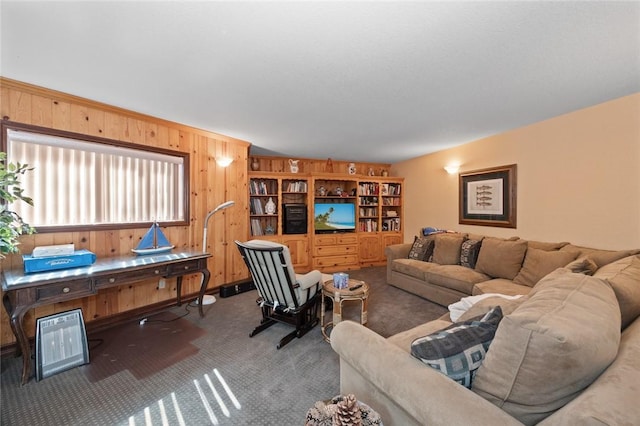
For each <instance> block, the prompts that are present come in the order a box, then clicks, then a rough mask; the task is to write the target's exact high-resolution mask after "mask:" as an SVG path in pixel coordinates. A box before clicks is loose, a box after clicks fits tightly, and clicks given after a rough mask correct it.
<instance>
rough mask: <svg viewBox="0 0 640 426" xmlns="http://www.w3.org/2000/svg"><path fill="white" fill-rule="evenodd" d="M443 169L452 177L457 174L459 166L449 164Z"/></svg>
mask: <svg viewBox="0 0 640 426" xmlns="http://www.w3.org/2000/svg"><path fill="white" fill-rule="evenodd" d="M444 169H445V170H446V171H447V173H449V174H450V175H453V174H456V173H458V170H460V165H459V164H449V165H448V166H444Z"/></svg>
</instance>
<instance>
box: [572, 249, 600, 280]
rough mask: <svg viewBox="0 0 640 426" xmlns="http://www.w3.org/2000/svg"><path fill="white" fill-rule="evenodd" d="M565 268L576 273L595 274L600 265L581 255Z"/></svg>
mask: <svg viewBox="0 0 640 426" xmlns="http://www.w3.org/2000/svg"><path fill="white" fill-rule="evenodd" d="M576 254H577V253H576ZM565 268H567V269H569V270H570V271H571V272H575V273H576V274H585V275H593V274H594V273H595V272H596V271H597V270H598V265H596V262H594V261H593V260H591V259H589V258H588V257H581V258H578V259H576V260H574V261H573V262H571V263H569V264H567V266H565Z"/></svg>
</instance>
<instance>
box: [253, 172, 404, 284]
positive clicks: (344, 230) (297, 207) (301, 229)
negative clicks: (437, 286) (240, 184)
mask: <svg viewBox="0 0 640 426" xmlns="http://www.w3.org/2000/svg"><path fill="white" fill-rule="evenodd" d="M402 185H403V179H402V178H397V177H388V176H363V175H349V174H340V173H313V172H312V173H295V174H294V173H277V172H249V206H250V220H251V227H250V230H251V236H252V237H257V238H264V239H269V240H272V241H277V242H281V243H283V244H286V245H287V246H288V247H289V248H290V251H292V253H293V254H294V256H295V257H296V258H297V259H298V260H297V264H298V265H299V266H301V267H304V266H308V267H309V268H315V269H319V270H321V271H323V272H331V271H334V272H335V271H340V270H350V269H358V268H359V267H360V266H364V265H379V264H383V263H384V261H385V258H384V248H385V247H386V246H387V245H389V244H394V243H397V242H401V241H402V234H401V230H402V218H403V211H402V193H401V190H402ZM269 200H272V201H273V203H274V204H275V206H276V208H275V211H274V212H273V213H269V212H268V211H267V209H266V204H267V203H268V202H269ZM327 204H328V205H331V206H332V207H333V208H334V211H338V210H342V207H341V206H343V205H344V204H348V205H351V206H353V210H352V214H353V212H354V211H355V214H353V218H354V219H353V220H354V221H355V226H353V225H348V224H347V225H345V224H340V225H341V227H339V228H337V229H323V228H322V226H321V225H323V223H321V222H319V223H320V225H318V224H316V221H315V219H316V216H317V215H318V214H320V213H319V212H321V211H323V209H325V208H327V206H323V205H327ZM333 214H334V215H335V214H336V213H333ZM352 224H353V222H352ZM329 225H331V226H335V225H336V224H335V223H333V224H329Z"/></svg>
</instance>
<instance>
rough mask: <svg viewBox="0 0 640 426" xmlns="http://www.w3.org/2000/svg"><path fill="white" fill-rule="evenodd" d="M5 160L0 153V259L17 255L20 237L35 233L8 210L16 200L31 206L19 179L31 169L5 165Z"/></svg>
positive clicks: (31, 202) (31, 201) (22, 165)
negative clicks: (11, 254)
mask: <svg viewBox="0 0 640 426" xmlns="http://www.w3.org/2000/svg"><path fill="white" fill-rule="evenodd" d="M6 160H7V153H6V152H0V259H4V258H5V256H6V255H7V254H10V253H18V251H19V250H18V245H19V244H20V242H19V241H18V238H19V237H20V235H24V234H33V233H34V232H35V229H33V228H32V227H31V226H30V225H29V224H27V223H25V222H24V221H23V220H22V217H20V215H18V214H17V213H16V212H14V211H11V210H9V207H10V204H11V203H13V202H15V201H18V200H20V201H23V202H25V203H27V204H29V205H30V206H33V200H32V199H31V198H30V197H27V196H26V195H24V190H23V189H22V187H21V185H20V177H21V176H22V175H24V174H25V173H26V172H27V171H29V170H32V169H31V168H29V166H28V165H27V164H20V163H17V164H13V163H7V161H6Z"/></svg>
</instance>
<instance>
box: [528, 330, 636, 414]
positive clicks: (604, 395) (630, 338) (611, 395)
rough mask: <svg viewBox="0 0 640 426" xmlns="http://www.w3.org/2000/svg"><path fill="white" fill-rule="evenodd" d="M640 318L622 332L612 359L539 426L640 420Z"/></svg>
mask: <svg viewBox="0 0 640 426" xmlns="http://www.w3.org/2000/svg"><path fill="white" fill-rule="evenodd" d="M638 354H640V321H634V322H633V323H632V324H631V325H629V327H627V328H626V330H625V331H624V332H623V333H622V337H621V338H620V346H619V347H618V355H617V356H616V359H615V361H613V363H612V364H611V365H610V366H609V368H607V369H606V371H605V372H604V373H602V374H601V375H600V376H599V377H598V379H597V380H596V381H595V382H593V383H592V384H591V385H590V386H589V387H588V388H587V389H585V390H584V392H582V393H581V394H580V395H579V396H578V397H576V399H574V400H573V401H571V402H570V403H568V404H567V405H565V406H564V407H563V408H562V410H559V411H556V412H555V414H553V415H551V416H549V417H547V418H546V419H545V420H544V421H542V422H541V423H540V424H539V426H575V425H584V426H586V425H593V426H605V425H611V426H613V425H620V426H621V425H629V426H631V425H635V424H637V423H638V419H640V404H638V383H640V358H639V357H638Z"/></svg>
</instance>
